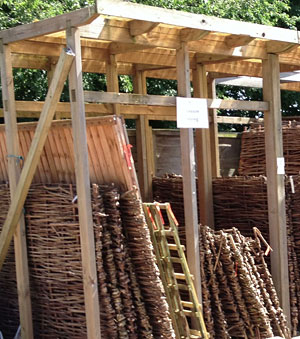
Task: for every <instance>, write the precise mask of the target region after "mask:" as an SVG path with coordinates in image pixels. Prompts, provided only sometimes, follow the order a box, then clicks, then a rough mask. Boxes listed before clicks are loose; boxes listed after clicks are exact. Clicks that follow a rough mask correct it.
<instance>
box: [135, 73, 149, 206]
mask: <svg viewBox="0 0 300 339" xmlns="http://www.w3.org/2000/svg"><path fill="white" fill-rule="evenodd" d="M133 90H134V93H137V94H147V86H146V78H145V74H144V72H142V71H138V70H135V73H134V76H133ZM146 120H148V119H147V118H146V117H145V116H144V115H139V116H138V118H137V119H136V149H137V167H138V180H139V185H140V189H141V195H142V198H143V200H144V201H147V200H148V198H149V180H148V179H149V175H148V172H149V171H148V166H147V139H146V133H147V132H146V129H147V126H146V123H147V121H146ZM148 126H149V124H148Z"/></svg>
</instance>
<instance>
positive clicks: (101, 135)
mask: <svg viewBox="0 0 300 339" xmlns="http://www.w3.org/2000/svg"><path fill="white" fill-rule="evenodd" d="M35 128H36V123H21V124H18V133H19V139H20V152H21V154H18V155H17V156H22V159H25V158H26V156H27V154H28V150H29V147H30V144H31V141H32V139H33V136H34V131H35ZM71 129H72V127H71V121H70V120H61V121H54V122H53V124H52V127H51V130H50V132H49V134H48V138H47V141H46V144H45V147H44V149H43V152H42V155H41V159H40V162H39V165H38V168H37V170H36V173H35V176H34V179H33V182H34V183H75V172H74V153H73V152H74V151H73V137H72V130H71ZM125 133H126V131H125V128H124V126H123V120H122V118H120V117H116V116H109V117H100V118H99V117H97V118H89V119H87V139H88V153H89V169H90V177H91V182H94V183H98V184H104V183H106V184H107V183H110V182H114V183H115V184H117V185H119V186H120V187H121V188H123V189H126V190H127V189H131V188H132V186H133V185H136V176H135V172H134V165H133V161H132V164H131V166H128V161H127V160H126V157H125V152H124V147H125V146H126V144H127V139H126V137H125ZM8 156H12V155H8V154H7V150H6V141H5V131H4V128H3V126H1V127H0V181H7V180H8V173H7V157H8ZM22 159H20V160H18V161H20V162H21V165H22V164H23V162H24V160H22ZM129 167H130V168H129Z"/></svg>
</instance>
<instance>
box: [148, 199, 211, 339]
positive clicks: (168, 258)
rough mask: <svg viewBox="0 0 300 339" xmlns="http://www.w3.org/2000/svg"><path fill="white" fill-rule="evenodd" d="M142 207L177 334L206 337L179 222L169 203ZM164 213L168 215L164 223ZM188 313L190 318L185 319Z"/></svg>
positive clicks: (180, 336)
mask: <svg viewBox="0 0 300 339" xmlns="http://www.w3.org/2000/svg"><path fill="white" fill-rule="evenodd" d="M143 209H144V213H145V216H146V221H147V224H148V227H149V230H150V234H151V239H152V243H153V247H154V251H155V255H156V259H157V265H158V267H159V271H160V276H161V280H162V283H163V285H164V289H165V293H166V297H167V301H168V304H169V310H170V316H171V319H172V323H173V327H174V331H175V334H176V338H178V339H179V338H180V339H181V338H191V339H192V338H205V339H206V338H209V334H208V333H207V331H206V327H205V323H204V320H203V315H202V307H201V305H200V304H199V301H198V297H197V294H196V290H195V288H194V283H193V276H192V275H191V274H190V270H189V267H188V264H187V261H186V258H185V254H184V250H185V248H184V246H183V245H181V243H180V239H179V235H178V231H177V226H178V222H177V220H176V218H175V216H174V214H173V212H172V209H171V206H170V204H169V203H165V204H161V203H144V204H143ZM162 211H164V212H163V213H162ZM163 214H164V215H165V216H166V217H167V221H168V222H167V224H166V223H165V220H164V217H163ZM174 264H175V266H177V269H176V270H177V271H178V269H179V270H180V271H181V273H177V272H175V269H174ZM180 268H181V269H180ZM182 291H185V293H186V296H185V299H187V300H182V297H181V292H182ZM187 317H189V318H190V319H189V320H188V318H187ZM192 327H193V328H192Z"/></svg>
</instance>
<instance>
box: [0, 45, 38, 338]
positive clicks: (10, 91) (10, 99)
mask: <svg viewBox="0 0 300 339" xmlns="http://www.w3.org/2000/svg"><path fill="white" fill-rule="evenodd" d="M0 63H1V67H0V68H1V84H2V99H3V107H4V117H5V132H6V147H7V153H8V154H10V155H12V156H11V157H9V158H8V176H9V189H10V195H11V200H13V199H14V196H15V192H16V187H17V183H18V180H19V177H20V171H21V168H20V165H19V163H18V159H17V157H13V155H15V156H17V155H19V154H20V150H19V138H18V128H17V119H16V107H15V95H14V80H13V72H12V61H11V52H10V48H9V45H3V44H2V41H1V40H0ZM14 250H15V263H16V277H17V287H18V301H19V314H20V324H21V336H22V338H23V339H31V338H33V325H32V308H31V298H30V286H29V270H28V256H27V243H26V232H25V219H24V215H23V214H21V216H20V220H19V223H18V225H17V226H16V232H15V235H14Z"/></svg>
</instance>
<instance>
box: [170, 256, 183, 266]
mask: <svg viewBox="0 0 300 339" xmlns="http://www.w3.org/2000/svg"><path fill="white" fill-rule="evenodd" d="M171 261H172V262H176V263H178V264H181V259H180V258H175V257H171Z"/></svg>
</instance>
